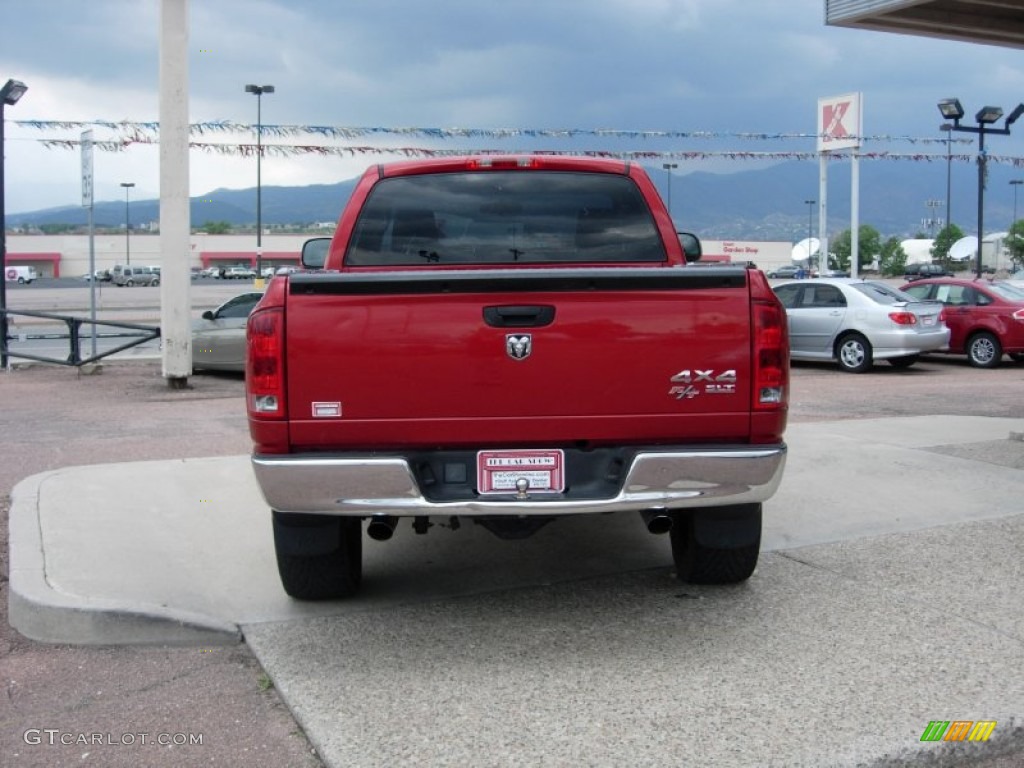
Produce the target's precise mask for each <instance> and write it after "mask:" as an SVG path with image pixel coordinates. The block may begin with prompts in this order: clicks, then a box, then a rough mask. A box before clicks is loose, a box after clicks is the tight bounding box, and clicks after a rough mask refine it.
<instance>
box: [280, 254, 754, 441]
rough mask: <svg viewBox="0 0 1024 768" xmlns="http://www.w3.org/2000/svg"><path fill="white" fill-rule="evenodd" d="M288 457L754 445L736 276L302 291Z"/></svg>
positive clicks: (508, 273) (742, 298)
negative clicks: (456, 449) (367, 451)
mask: <svg viewBox="0 0 1024 768" xmlns="http://www.w3.org/2000/svg"><path fill="white" fill-rule="evenodd" d="M286 315H287V325H286V328H287V336H286V340H285V343H286V348H287V350H288V358H287V359H288V368H287V371H286V376H287V398H286V401H287V404H288V405H287V408H288V418H289V421H290V439H291V443H292V445H293V449H296V450H302V449H309V450H316V449H317V448H321V447H331V448H333V449H335V450H338V449H342V450H343V449H344V447H345V446H348V445H351V446H359V447H361V448H367V447H373V448H378V449H381V450H387V449H390V448H401V447H409V446H427V445H429V446H432V447H446V446H466V445H488V446H514V445H541V444H546V445H551V444H566V443H575V444H578V445H587V444H601V443H606V442H619V443H621V441H622V440H623V439H624V437H625V436H628V438H629V441H630V442H634V443H635V442H648V443H659V442H663V443H679V442H681V441H688V440H700V441H714V442H729V441H733V442H735V441H743V440H745V439H746V438H747V436H748V435H749V433H750V407H751V405H750V404H751V381H750V380H751V370H750V369H751V361H750V356H751V343H750V339H751V328H750V325H751V318H750V297H749V288H748V281H747V276H746V272H745V270H744V269H742V268H738V267H731V268H730V267H722V268H718V267H707V268H705V267H701V268H675V269H671V268H599V269H593V268H571V269H520V270H497V271H495V270H486V271H485V270H476V271H473V270H457V271H445V270H420V271H411V270H403V271H401V272H385V273H381V272H374V273H372V274H370V273H344V274H337V273H334V274H331V273H320V274H311V275H302V276H292V277H291V278H290V284H289V291H288V298H287V303H286Z"/></svg>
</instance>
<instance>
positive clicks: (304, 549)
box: [273, 512, 363, 600]
mask: <svg viewBox="0 0 1024 768" xmlns="http://www.w3.org/2000/svg"><path fill="white" fill-rule="evenodd" d="M273 523H274V551H275V554H276V555H277V570H278V573H279V574H280V576H281V586H283V587H284V591H285V592H286V593H288V595H289V596H291V597H294V598H295V599H297V600H331V599H334V598H341V597H351V596H352V595H354V594H355V593H356V592H357V591H358V590H359V583H360V581H361V580H362V574H363V529H362V523H361V521H360V519H359V518H358V517H330V516H327V515H293V514H284V513H281V512H274V513H273Z"/></svg>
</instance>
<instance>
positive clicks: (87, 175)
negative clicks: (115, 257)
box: [82, 130, 96, 357]
mask: <svg viewBox="0 0 1024 768" xmlns="http://www.w3.org/2000/svg"><path fill="white" fill-rule="evenodd" d="M82 207H83V208H86V209H87V210H88V212H89V226H88V229H89V320H90V321H91V327H92V334H91V335H92V357H96V230H95V227H94V226H93V219H92V214H93V174H92V131H91V130H90V131H83V132H82Z"/></svg>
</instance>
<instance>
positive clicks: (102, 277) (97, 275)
mask: <svg viewBox="0 0 1024 768" xmlns="http://www.w3.org/2000/svg"><path fill="white" fill-rule="evenodd" d="M82 279H83V280H85V281H87V282H88V281H91V280H95V281H96V282H97V283H109V282H110V273H109V272H107V270H105V269H97V270H95V271H94V272H86V273H85V274H84V275H82Z"/></svg>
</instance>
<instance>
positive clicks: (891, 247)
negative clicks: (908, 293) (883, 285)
mask: <svg viewBox="0 0 1024 768" xmlns="http://www.w3.org/2000/svg"><path fill="white" fill-rule="evenodd" d="M878 263H879V267H880V268H881V270H882V275H883V276H884V277H902V276H903V270H904V269H906V267H907V252H906V251H904V250H903V246H902V245H901V244H900V241H899V238H896V237H890V238H889V239H888V240H886V241H885V243H884V244H883V245H882V252H881V254H880V256H879V259H878Z"/></svg>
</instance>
